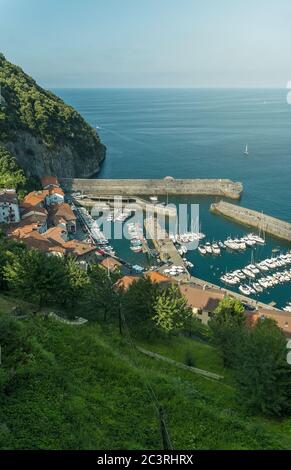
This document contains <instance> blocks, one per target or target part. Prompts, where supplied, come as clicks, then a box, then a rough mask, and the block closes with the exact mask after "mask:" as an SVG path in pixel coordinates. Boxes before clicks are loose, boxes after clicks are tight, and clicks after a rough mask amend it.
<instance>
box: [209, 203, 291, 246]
mask: <svg viewBox="0 0 291 470" xmlns="http://www.w3.org/2000/svg"><path fill="white" fill-rule="evenodd" d="M210 211H211V212H212V213H213V214H218V215H222V216H224V217H226V218H228V219H231V220H233V221H235V222H238V223H240V224H243V225H247V226H249V227H254V228H256V229H258V230H260V231H262V232H265V233H268V234H270V235H272V236H274V237H277V238H280V239H281V240H286V241H288V242H291V224H290V223H289V222H285V221H284V220H280V219H276V218H275V217H271V216H270V215H266V214H263V213H262V212H257V211H255V210H252V209H247V208H246V207H242V206H238V205H235V204H230V203H229V202H225V201H220V202H218V203H214V204H212V205H211V207H210Z"/></svg>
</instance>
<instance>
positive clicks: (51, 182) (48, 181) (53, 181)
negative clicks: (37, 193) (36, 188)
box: [41, 176, 60, 189]
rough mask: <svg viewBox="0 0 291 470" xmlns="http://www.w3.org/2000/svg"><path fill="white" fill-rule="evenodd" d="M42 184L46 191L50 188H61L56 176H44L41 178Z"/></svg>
mask: <svg viewBox="0 0 291 470" xmlns="http://www.w3.org/2000/svg"><path fill="white" fill-rule="evenodd" d="M41 184H42V187H43V188H44V189H46V188H48V187H49V186H57V187H58V186H60V184H59V182H58V179H57V177H56V176H44V177H43V178H41Z"/></svg>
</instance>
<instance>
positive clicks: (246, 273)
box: [242, 268, 256, 279]
mask: <svg viewBox="0 0 291 470" xmlns="http://www.w3.org/2000/svg"><path fill="white" fill-rule="evenodd" d="M242 272H243V273H244V274H245V275H246V276H248V277H250V278H252V279H255V277H256V275H255V274H254V273H253V272H252V271H251V270H250V269H247V268H244V269H242Z"/></svg>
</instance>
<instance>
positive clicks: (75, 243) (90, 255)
mask: <svg viewBox="0 0 291 470" xmlns="http://www.w3.org/2000/svg"><path fill="white" fill-rule="evenodd" d="M63 247H64V248H65V250H66V255H67V256H68V255H70V256H73V257H74V258H76V261H78V262H81V261H84V262H86V263H87V264H95V263H97V261H98V260H99V259H100V257H99V256H98V254H97V252H96V247H95V246H94V245H91V244H90V243H84V242H81V241H79V240H68V241H67V242H65V243H64V244H63Z"/></svg>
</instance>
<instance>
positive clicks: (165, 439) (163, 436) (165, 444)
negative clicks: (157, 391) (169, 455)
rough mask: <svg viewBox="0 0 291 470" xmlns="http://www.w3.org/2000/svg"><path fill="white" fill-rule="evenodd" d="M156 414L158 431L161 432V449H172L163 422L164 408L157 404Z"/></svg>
mask: <svg viewBox="0 0 291 470" xmlns="http://www.w3.org/2000/svg"><path fill="white" fill-rule="evenodd" d="M158 415H159V422H160V433H161V439H162V447H163V450H173V447H172V443H171V440H170V436H169V434H168V430H167V426H166V422H165V414H164V410H163V408H162V407H161V406H159V408H158Z"/></svg>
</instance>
